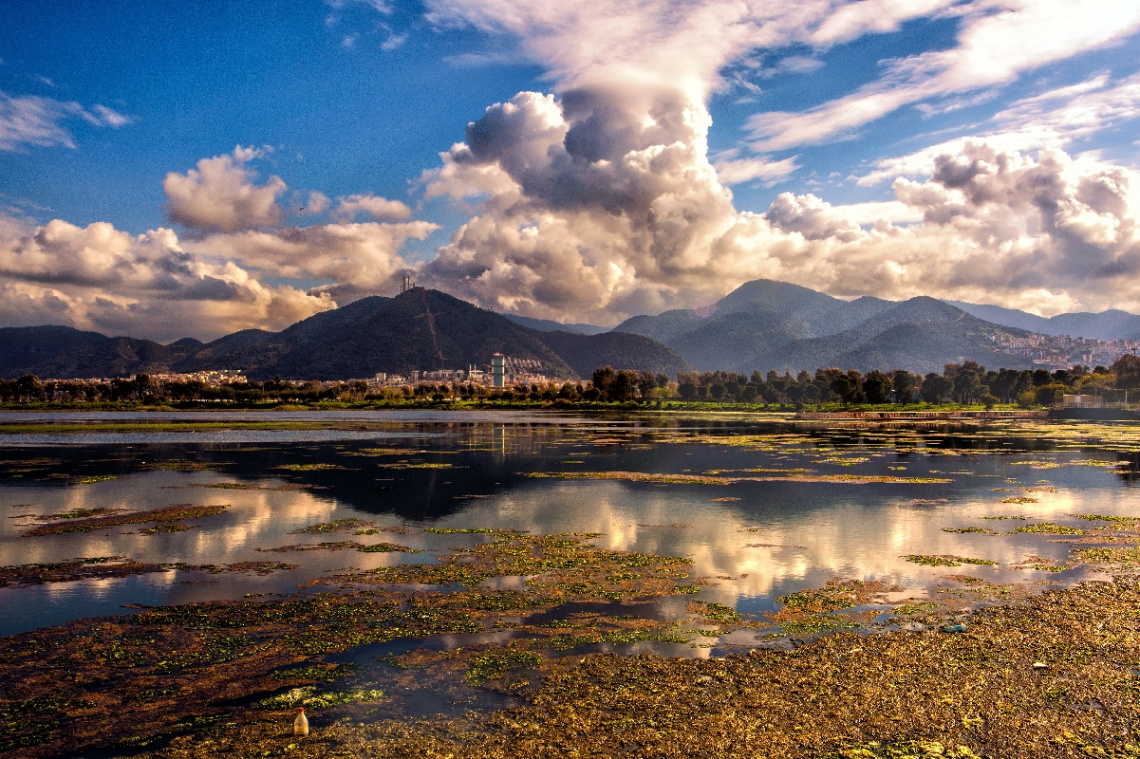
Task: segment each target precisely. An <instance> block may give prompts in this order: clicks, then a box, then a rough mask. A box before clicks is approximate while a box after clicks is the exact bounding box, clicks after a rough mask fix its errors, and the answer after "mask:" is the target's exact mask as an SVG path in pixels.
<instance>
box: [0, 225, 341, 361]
mask: <svg viewBox="0 0 1140 759" xmlns="http://www.w3.org/2000/svg"><path fill="white" fill-rule="evenodd" d="M0 293H3V295H2V297H0V300H2V302H3V304H4V305H3V306H2V307H0V321H2V323H4V324H5V325H6V326H21V325H24V326H27V325H34V324H44V323H52V324H60V323H62V324H67V325H69V326H75V327H79V328H83V329H94V330H99V331H110V332H112V333H114V334H122V333H127V334H130V335H132V336H137V337H150V338H154V339H158V340H170V339H176V338H179V337H185V336H187V332H192V333H194V335H195V336H198V335H201V336H205V337H216V336H218V335H220V334H223V333H226V332H230V331H233V330H236V329H243V328H246V327H268V328H271V329H280V328H282V327H284V326H287V325H288V324H290V323H292V322H293V321H296V320H297V319H299V318H305V317H307V316H311V315H312V314H314V313H317V312H319V311H323V310H326V309H328V308H333V307H335V305H336V303H335V301H333V299H332V298H330V297H329V296H328V295H322V294H309V293H306V292H304V291H301V290H298V289H297V288H294V287H291V286H289V285H280V286H268V285H266V284H264V283H262V282H261V281H259V280H258V279H257V278H256V277H255V276H254V275H253V274H252V273H251V272H250V271H249V270H247V269H246V268H243V267H241V266H239V265H238V264H236V263H234V261H232V260H222V259H217V258H210V257H205V256H201V255H197V254H195V253H194V252H192V251H190V250H188V249H186V248H185V247H183V245H182V243H181V242H180V241H179V239H178V236H177V234H176V233H175V232H174V231H173V230H170V229H156V230H152V231H150V232H147V233H146V234H142V235H130V234H128V233H126V232H123V231H121V230H118V229H115V228H114V227H113V226H112V225H110V224H107V223H105V222H96V223H94V224H90V225H88V226H87V227H78V226H75V225H73V224H69V223H67V222H65V221H61V220H58V219H56V220H53V221H50V222H48V223H47V224H45V225H43V226H39V227H30V226H29V225H28V224H26V223H25V222H22V221H20V220H12V219H5V220H4V223H2V224H0Z"/></svg>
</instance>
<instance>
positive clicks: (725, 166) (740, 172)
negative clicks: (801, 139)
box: [713, 151, 800, 186]
mask: <svg viewBox="0 0 1140 759" xmlns="http://www.w3.org/2000/svg"><path fill="white" fill-rule="evenodd" d="M797 157H798V156H792V157H790V158H784V159H783V160H779V161H775V160H772V159H770V158H768V157H766V156H752V157H749V158H737V157H736V155H735V151H733V153H732V154H725V155H723V156H718V158H717V160H716V161H715V162H714V164H713V165H714V166H715V167H716V174H717V176H718V177H719V178H720V181H721V183H722V184H726V185H734V184H743V183H745V182H751V181H752V180H754V179H762V180H764V181H765V183H766V184H767V185H768V186H771V185H772V184H775V183H776V182H778V181H779V180H781V179H784V178H786V177H788V176H790V175H791V174H793V173H795V172H796V171H797V170H798V169H799V168H800V165H799V164H798V163H796V158H797Z"/></svg>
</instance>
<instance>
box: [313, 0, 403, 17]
mask: <svg viewBox="0 0 1140 759" xmlns="http://www.w3.org/2000/svg"><path fill="white" fill-rule="evenodd" d="M325 3H326V4H327V5H329V6H330V7H333V8H336V9H337V10H340V9H342V8H347V7H348V6H350V5H364V6H367V7H369V8H371V9H372V10H374V11H376V12H377V13H383V14H384V15H385V16H387V15H388V14H390V13H391V12H392V10H393V3H392V2H391V0H325Z"/></svg>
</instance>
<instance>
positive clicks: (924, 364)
mask: <svg viewBox="0 0 1140 759" xmlns="http://www.w3.org/2000/svg"><path fill="white" fill-rule="evenodd" d="M618 330H620V331H627V332H633V333H637V334H641V335H645V336H647V337H652V338H654V339H656V340H659V341H661V342H663V343H665V344H666V345H668V346H669V347H670V348H673V349H674V350H676V351H677V352H678V353H680V354H681V355H682V356H684V357H685V358H686V359H687V360H688V361H690V362H691V363H692V364H693V365H694V366H696V367H697V368H698V369H700V370H702V371H704V370H715V369H728V370H732V371H737V372H751V371H752V370H754V369H762V370H769V369H777V370H779V371H785V370H787V371H792V372H797V371H799V370H800V369H807V370H809V371H810V370H814V369H816V368H818V367H826V366H840V367H842V368H858V369H862V370H868V369H894V368H906V369H912V370H921V371H923V372H928V371H935V370H937V371H941V370H942V368H943V366H944V365H945V364H947V363H950V362H959V361H962V360H965V359H974V360H977V361H980V362H983V363H986V364H987V365H991V366H992V365H1001V366H1006V367H1010V368H1013V367H1015V366H1021V365H1023V364H1024V365H1028V362H1027V361H1025V360H1022V359H1017V358H1014V357H1012V356H1009V355H1005V354H999V353H998V352H997V351H995V350H994V348H993V342H992V341H991V337H993V336H994V335H996V334H999V333H1004V334H1009V335H1015V336H1017V335H1024V334H1027V333H1025V332H1024V331H1022V330H1018V329H1011V328H1005V327H1002V326H999V325H997V324H992V323H988V322H986V321H984V320H982V319H979V318H977V317H974V316H972V315H970V314H968V313H966V312H965V311H964V310H962V309H959V308H956V307H954V306H952V305H950V304H948V303H944V302H942V301H938V300H935V299H934V298H927V297H918V298H912V299H911V300H908V301H906V302H904V303H896V302H893V301H888V300H882V299H881V298H873V297H869V296H865V297H862V298H858V299H856V300H853V301H844V300H840V299H838V298H833V297H831V296H830V295H825V294H823V293H818V292H816V291H814V290H810V289H808V288H805V287H800V286H798V285H791V284H787V283H784V282H774V281H772V280H757V281H755V282H748V283H746V284H744V285H741V286H740V287H739V288H737V289H736V290H734V291H733V292H731V293H729V294H728V295H726V296H725V297H724V298H722V299H721V300H719V301H717V302H716V303H714V304H713V305H712V306H710V307H708V308H707V309H702V310H695V309H694V310H675V311H666V312H665V313H663V314H659V315H658V316H637V317H633V318H631V319H627V320H626V321H625V322H623V323H622V324H621V325H619V326H618V327H616V328H615V331H618Z"/></svg>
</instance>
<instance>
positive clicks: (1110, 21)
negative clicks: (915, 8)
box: [748, 0, 1140, 152]
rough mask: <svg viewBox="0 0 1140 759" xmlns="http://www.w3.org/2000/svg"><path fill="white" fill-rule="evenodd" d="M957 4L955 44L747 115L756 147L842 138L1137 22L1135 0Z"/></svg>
mask: <svg viewBox="0 0 1140 759" xmlns="http://www.w3.org/2000/svg"><path fill="white" fill-rule="evenodd" d="M892 4H893V3H882V4H879V5H892ZM856 5H859V6H862V5H871V3H857V4H856ZM851 7H852V6H847V7H846V8H845V9H844V10H847V9H850V8H851ZM872 10H873V9H872V8H868V9H864V10H863V11H861V12H862V13H869V12H870V11H872ZM957 12H958V13H960V14H962V15H963V18H962V21H961V27H960V30H959V34H958V45H957V47H954V48H951V49H949V50H944V51H937V52H926V53H921V54H918V55H914V56H911V57H908V58H903V59H897V60H894V61H889V62H888V65H887V66H886V69H885V74H884V76H883V77H882V78H881V79H880V80H878V81H876V82H873V83H871V84H868V85H865V86H863V87H861V88H859V89H858V90H856V91H855V92H853V93H851V94H849V95H846V96H844V97H842V98H838V99H836V100H831V101H828V102H826V103H823V104H822V105H819V106H816V107H815V108H810V109H808V110H806V111H802V112H799V113H785V112H771V113H761V114H756V115H754V116H753V117H752V118H751V119H749V122H748V129H749V131H750V133H751V136H752V138H753V142H752V147H753V149H754V150H756V151H757V152H769V151H775V150H784V149H787V148H790V147H794V146H797V145H809V144H818V143H822V142H827V141H829V140H834V139H837V138H842V137H843V136H844V135H847V134H849V133H851V132H852V131H853V130H856V129H858V128H859V127H862V126H863V125H865V124H867V123H870V122H872V121H875V120H876V119H879V118H881V117H882V116H885V115H886V114H888V113H890V112H892V111H895V110H897V109H899V108H901V107H903V106H906V105H911V104H914V103H918V102H920V101H924V100H928V99H930V98H937V97H941V96H944V95H948V94H954V93H962V92H969V91H972V90H977V89H980V88H984V87H990V86H993V85H997V84H1004V83H1007V82H1010V81H1013V80H1014V79H1016V78H1017V77H1018V76H1019V75H1020V74H1021V73H1023V72H1025V71H1030V70H1032V69H1034V68H1037V67H1040V66H1043V65H1045V64H1047V63H1052V62H1055V61H1058V60H1064V59H1066V58H1069V57H1071V56H1073V55H1075V54H1077V53H1080V52H1084V51H1086V50H1090V49H1094V48H1098V47H1103V46H1105V45H1110V44H1119V43H1121V42H1122V41H1123V40H1124V39H1126V38H1127V37H1129V36H1131V35H1133V34H1135V33H1136V32H1137V30H1140V0H1121V1H1120V2H1115V3H1113V7H1112V11H1111V12H1106V9H1105V7H1104V3H1103V2H1101V1H1100V0H977V1H976V2H974V3H970V4H967V5H963V6H962V7H961V8H959V9H958V10H957Z"/></svg>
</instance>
